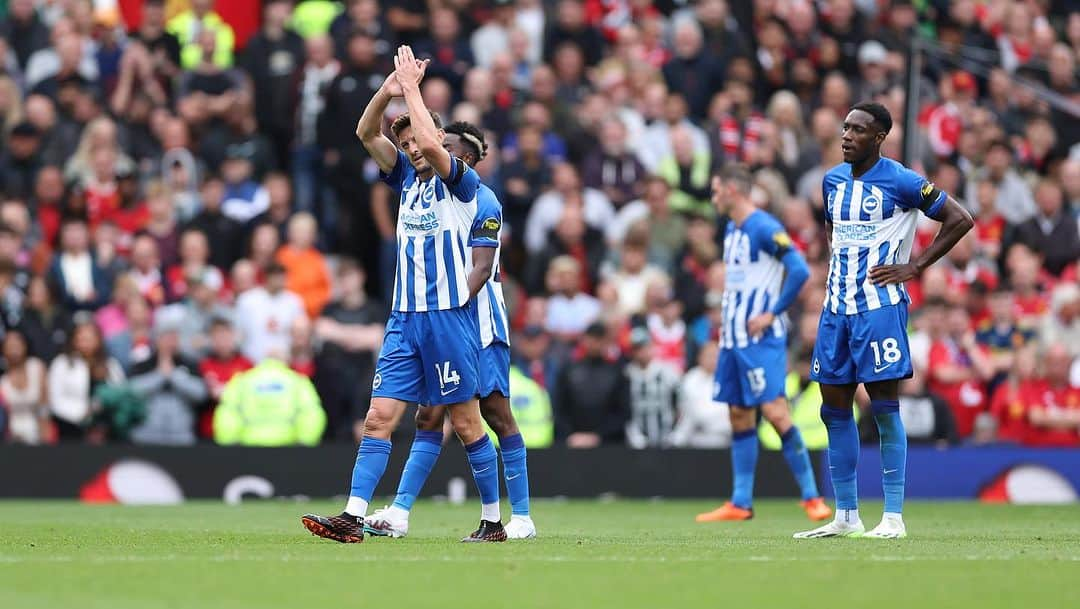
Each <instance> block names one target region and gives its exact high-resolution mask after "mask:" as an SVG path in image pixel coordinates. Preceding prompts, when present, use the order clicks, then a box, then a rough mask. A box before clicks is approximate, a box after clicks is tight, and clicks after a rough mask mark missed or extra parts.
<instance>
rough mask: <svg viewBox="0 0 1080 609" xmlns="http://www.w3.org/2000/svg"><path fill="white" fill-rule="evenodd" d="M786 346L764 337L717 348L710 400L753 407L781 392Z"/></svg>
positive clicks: (785, 365) (782, 390) (781, 393)
mask: <svg viewBox="0 0 1080 609" xmlns="http://www.w3.org/2000/svg"><path fill="white" fill-rule="evenodd" d="M786 377H787V345H786V344H785V341H784V339H782V338H775V337H773V338H767V339H765V340H762V341H761V342H758V343H752V344H750V345H747V346H746V347H742V348H739V349H726V348H725V349H720V355H718V356H717V358H716V377H715V384H714V385H713V399H715V400H716V401H718V402H726V403H727V404H728V405H729V406H741V407H743V408H753V407H755V406H760V405H761V404H764V403H766V402H771V401H773V400H775V399H776V398H778V397H781V396H783V395H784V381H785V378H786Z"/></svg>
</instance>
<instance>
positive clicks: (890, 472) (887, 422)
mask: <svg viewBox="0 0 1080 609" xmlns="http://www.w3.org/2000/svg"><path fill="white" fill-rule="evenodd" d="M870 409H871V410H872V411H873V413H874V422H875V423H877V427H878V434H879V435H880V436H881V486H882V487H883V488H884V491H885V511H886V512H893V513H896V514H899V513H901V511H902V510H903V509H904V469H905V468H906V466H907V433H906V432H905V431H904V422H903V421H902V420H901V419H900V402H898V401H896V400H874V401H872V402H870Z"/></svg>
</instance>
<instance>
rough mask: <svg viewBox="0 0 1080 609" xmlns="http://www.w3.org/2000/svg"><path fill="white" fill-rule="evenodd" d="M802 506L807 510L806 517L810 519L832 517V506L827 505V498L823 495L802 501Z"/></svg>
mask: <svg viewBox="0 0 1080 609" xmlns="http://www.w3.org/2000/svg"><path fill="white" fill-rule="evenodd" d="M802 506H803V509H804V510H806V517H807V518H809V519H810V520H828V519H829V518H832V508H830V507H829V506H828V505H826V504H825V500H824V499H822V498H821V497H814V498H813V499H807V500H806V501H803V502H802Z"/></svg>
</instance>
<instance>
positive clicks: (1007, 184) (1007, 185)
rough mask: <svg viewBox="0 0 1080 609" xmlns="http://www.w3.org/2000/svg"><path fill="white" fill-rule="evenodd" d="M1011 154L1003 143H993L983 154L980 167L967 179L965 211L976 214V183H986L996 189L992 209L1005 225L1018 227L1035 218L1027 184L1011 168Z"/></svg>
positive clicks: (1007, 145)
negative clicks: (967, 208)
mask: <svg viewBox="0 0 1080 609" xmlns="http://www.w3.org/2000/svg"><path fill="white" fill-rule="evenodd" d="M1013 160H1014V158H1013V151H1012V148H1010V147H1009V144H1008V142H1006V141H1005V140H994V141H992V142H990V146H989V148H988V149H987V151H986V156H985V159H984V163H983V166H982V167H980V168H979V169H978V170H976V171H975V172H974V174H972V175H971V176H970V180H969V182H968V186H967V189H966V192H967V193H968V207H969V208H971V209H974V210H979V207H978V205H977V203H978V202H977V201H976V200H975V199H974V198H973V197H974V196H975V194H976V193H977V192H978V191H977V188H976V187H975V184H976V183H978V181H979V180H983V179H986V180H990V181H991V182H993V184H994V186H995V187H997V198H996V199H994V207H995V208H996V210H997V212H998V213H999V214H1001V217H1002V218H1004V219H1005V221H1006V222H1008V223H1009V224H1021V223H1022V222H1024V221H1026V220H1027V219H1029V218H1031V217H1032V216H1033V215H1035V210H1036V206H1035V200H1034V198H1033V197H1032V194H1031V188H1030V187H1028V185H1027V182H1025V181H1024V179H1023V178H1022V177H1021V176H1020V174H1019V173H1017V171H1016V169H1014V168H1013Z"/></svg>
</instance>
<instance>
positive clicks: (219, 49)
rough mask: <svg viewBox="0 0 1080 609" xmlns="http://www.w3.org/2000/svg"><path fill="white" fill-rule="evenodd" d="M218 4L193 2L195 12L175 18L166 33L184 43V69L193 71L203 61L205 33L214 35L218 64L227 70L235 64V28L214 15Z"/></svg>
mask: <svg viewBox="0 0 1080 609" xmlns="http://www.w3.org/2000/svg"><path fill="white" fill-rule="evenodd" d="M213 8H214V0H191V10H187V11H184V12H182V13H180V14H179V15H177V16H175V17H173V18H172V19H170V20H169V22H168V23H167V24H166V25H165V29H166V30H167V31H168V32H169V33H170V34H172V35H173V36H176V39H177V40H179V41H180V67H181V68H183V69H185V70H191V69H193V68H194V67H195V66H197V65H199V62H200V61H202V48H201V47H200V46H199V34H201V33H202V32H203V30H210V31H212V32H214V41H215V42H216V44H215V46H214V63H215V64H216V65H218V66H220V67H222V68H227V67H229V66H231V65H232V63H233V47H234V46H235V44H236V37H235V35H234V34H233V29H232V26H230V25H229V24H228V23H226V22H225V20H224V19H222V18H221V15H218V14H217V13H215V12H214V10H213Z"/></svg>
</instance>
